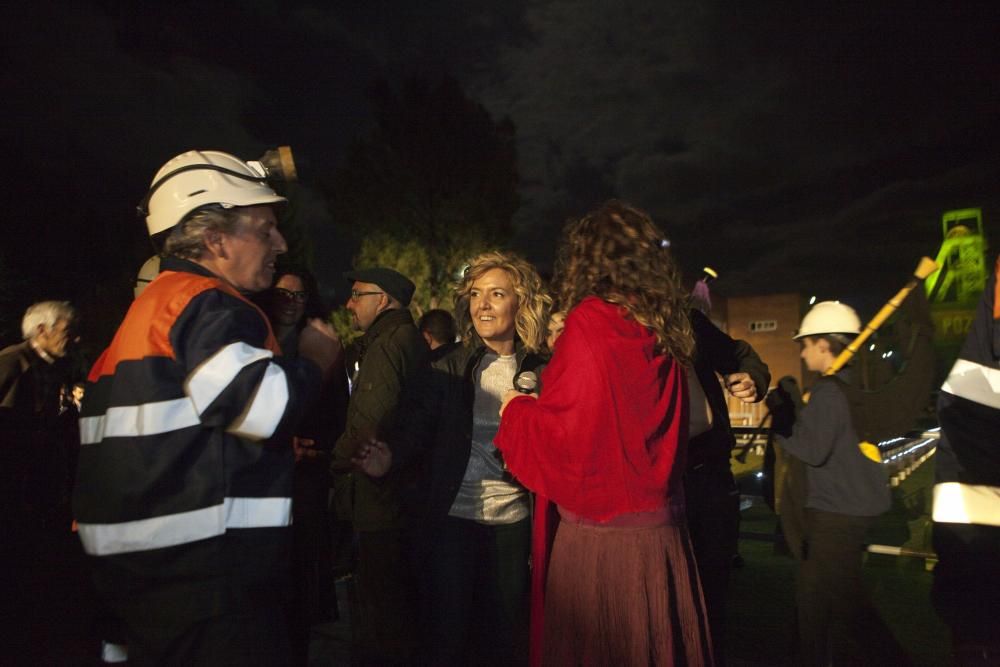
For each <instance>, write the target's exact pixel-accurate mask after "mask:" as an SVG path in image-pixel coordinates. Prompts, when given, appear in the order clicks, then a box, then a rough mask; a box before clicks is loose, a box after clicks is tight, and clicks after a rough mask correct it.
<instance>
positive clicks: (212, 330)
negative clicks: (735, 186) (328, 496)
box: [74, 151, 339, 665]
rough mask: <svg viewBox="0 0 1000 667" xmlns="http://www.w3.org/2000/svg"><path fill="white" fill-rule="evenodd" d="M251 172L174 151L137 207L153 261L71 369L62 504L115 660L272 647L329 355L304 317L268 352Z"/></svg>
mask: <svg viewBox="0 0 1000 667" xmlns="http://www.w3.org/2000/svg"><path fill="white" fill-rule="evenodd" d="M285 201H286V200H285V199H284V198H283V197H280V196H278V195H277V194H276V193H275V192H274V190H272V189H271V187H270V186H269V185H268V183H267V181H266V178H265V175H264V173H263V170H258V169H255V168H254V167H252V166H250V165H249V164H247V163H246V162H244V161H242V160H240V159H238V158H236V157H234V156H232V155H229V154H227V153H221V152H217V151H189V152H187V153H184V154H182V155H179V156H177V157H176V158H174V159H172V160H170V161H169V162H167V163H166V164H165V165H164V166H163V167H162V168H161V169H160V170H159V172H158V173H157V174H156V176H155V177H154V179H153V183H152V185H151V187H150V191H149V193H148V194H147V197H146V200H145V201H144V202H143V206H146V207H148V208H147V217H146V223H147V227H148V229H149V233H150V235H151V237H152V239H153V242H154V245H156V246H158V247H159V249H160V250H161V254H162V257H163V259H162V262H161V267H160V269H161V272H160V274H159V275H158V276H157V277H156V278H155V279H154V280H153V281H152V282H151V283H150V284H149V286H148V287H146V288H145V290H143V291H142V293H141V294H140V295H139V297H138V298H136V300H135V301H134V302H133V304H132V306H131V308H130V309H129V311H128V313H127V314H126V316H125V319H124V321H123V322H122V324H121V326H120V327H119V329H118V332H117V333H116V334H115V337H114V339H113V340H112V342H111V345H110V346H109V347H108V348H107V350H105V352H104V353H103V354H102V355H101V357H100V358H99V359H98V361H97V362H96V363H95V364H94V367H93V369H92V370H91V372H90V375H89V378H88V385H87V391H86V395H85V396H84V400H83V406H82V411H81V418H80V434H81V441H82V443H83V446H82V447H81V451H80V465H79V475H78V479H77V484H76V489H75V494H74V510H75V515H76V519H77V523H78V527H79V536H80V540H81V542H82V543H83V547H84V550H85V551H86V552H87V553H88V554H89V555H90V556H91V557H92V558H91V564H92V566H93V570H94V579H95V584H96V587H97V589H98V592H99V593H100V594H101V596H102V597H103V599H104V600H105V601H106V602H107V604H108V605H109V606H110V608H111V609H112V610H113V611H114V613H115V615H116V616H117V617H118V618H119V619H120V620H121V621H122V622H123V624H124V626H125V630H126V638H127V643H128V652H129V656H128V659H129V664H137V665H149V664H178V665H180V664H184V665H219V664H240V665H275V664H285V663H287V662H288V661H289V659H290V656H289V646H288V637H287V625H286V622H285V618H284V614H283V606H284V601H285V597H286V596H287V594H288V591H289V589H290V583H289V576H288V575H289V571H290V560H289V546H290V541H291V527H290V523H291V505H292V467H293V462H294V458H293V453H292V449H291V447H290V446H287V444H284V443H287V442H288V441H289V438H290V436H291V435H292V433H294V429H295V428H296V426H297V422H298V419H299V417H300V416H301V414H302V413H303V412H304V410H305V409H307V408H308V407H309V405H310V403H311V401H312V400H313V398H314V397H315V396H317V395H318V394H319V389H320V386H321V384H322V382H323V377H324V375H328V374H329V372H330V371H331V369H332V368H333V365H334V362H335V360H336V357H337V354H338V350H339V343H338V341H337V339H336V334H335V333H334V331H333V328H332V327H330V326H329V325H328V324H325V323H323V322H319V321H317V320H313V321H312V322H310V323H309V325H308V326H307V327H305V328H304V329H303V330H302V332H301V334H300V336H299V339H298V352H299V356H298V358H296V359H286V358H283V357H281V356H280V350H279V348H278V344H277V341H276V340H275V338H274V334H273V333H272V331H271V327H270V325H269V324H268V321H267V319H266V318H265V317H264V316H263V314H262V313H261V312H260V310H259V309H258V308H257V307H255V306H254V305H253V304H252V303H250V302H249V301H248V300H247V298H246V296H245V294H247V293H251V292H257V291H260V290H263V289H266V288H267V287H269V286H270V285H271V282H272V278H273V275H274V263H275V260H276V259H277V257H278V255H280V254H282V253H283V252H285V250H286V248H287V247H286V245H285V240H284V238H283V237H282V235H281V232H280V231H279V230H278V227H277V217H276V212H275V208H276V207H277V206H280V205H281V204H283V203H284V202H285Z"/></svg>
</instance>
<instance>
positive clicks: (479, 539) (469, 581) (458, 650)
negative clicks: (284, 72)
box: [421, 517, 531, 665]
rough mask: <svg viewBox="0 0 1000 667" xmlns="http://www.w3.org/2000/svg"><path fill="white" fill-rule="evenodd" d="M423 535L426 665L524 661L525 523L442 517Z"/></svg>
mask: <svg viewBox="0 0 1000 667" xmlns="http://www.w3.org/2000/svg"><path fill="white" fill-rule="evenodd" d="M426 538H427V539H428V541H427V549H426V551H425V552H424V553H426V554H427V556H428V560H427V563H426V568H427V570H426V571H427V576H426V577H425V578H424V579H423V581H422V586H421V593H422V595H421V598H422V600H421V602H422V604H421V612H422V614H423V616H424V618H425V621H426V626H425V637H426V647H425V659H426V662H427V663H428V664H432V665H524V664H527V661H528V595H529V574H528V557H529V555H530V551H531V526H530V521H529V520H528V519H524V520H523V521H518V522H517V523H513V524H507V525H495V526H487V525H483V524H480V523H477V522H475V521H469V520H466V519H456V518H453V517H446V518H445V519H444V520H442V521H441V522H440V523H439V524H438V525H437V526H436V527H435V528H434V529H433V530H432V531H430V532H429V533H428V534H427V535H426Z"/></svg>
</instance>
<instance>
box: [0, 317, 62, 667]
mask: <svg viewBox="0 0 1000 667" xmlns="http://www.w3.org/2000/svg"><path fill="white" fill-rule="evenodd" d="M74 319H75V312H74V309H73V307H72V306H71V305H70V304H69V303H68V302H66V301H42V302H40V303H36V304H34V305H32V306H31V307H29V308H28V310H27V312H25V314H24V318H23V320H22V321H21V331H22V333H23V335H24V341H23V342H21V343H18V344H17V345H11V346H10V347H7V348H5V349H3V350H0V509H2V511H0V534H2V535H3V536H4V537H3V539H0V545H2V546H0V561H2V562H3V563H6V564H8V566H7V567H5V568H4V571H5V572H7V573H8V574H11V575H12V578H11V579H9V580H8V579H4V581H3V583H0V596H3V598H4V600H5V603H6V604H8V605H10V606H9V608H10V609H12V610H16V612H17V613H16V616H15V617H11V619H10V620H11V621H12V623H11V624H9V627H8V628H7V629H8V631H9V633H10V635H9V636H11V637H12V640H11V641H12V644H10V645H9V646H8V649H7V650H8V651H10V653H9V654H10V655H21V656H22V657H24V658H25V659H26V660H28V661H29V662H30V661H31V660H32V658H33V657H34V653H32V651H33V650H36V649H37V643H38V637H37V636H36V635H34V634H33V630H35V628H34V627H33V626H36V625H37V623H35V622H33V621H37V620H38V617H39V616H41V615H44V613H43V610H44V609H45V601H44V600H43V599H42V598H40V592H41V590H43V588H44V583H41V580H40V579H39V575H40V568H39V565H38V563H39V560H40V557H41V556H44V557H45V558H46V559H47V561H46V562H51V561H52V559H53V558H54V557H55V549H54V544H55V543H56V542H57V541H58V537H59V536H67V537H68V536H69V534H70V533H69V512H68V505H67V502H66V501H67V498H66V495H67V493H68V490H69V488H68V475H69V470H68V465H69V463H68V462H69V458H68V455H69V449H68V447H67V436H68V435H69V432H68V431H67V428H66V426H67V424H66V422H65V420H60V418H59V390H60V386H61V385H62V384H63V383H64V382H65V381H66V380H67V378H66V377H65V366H64V365H63V364H56V362H57V361H58V360H59V359H60V358H62V357H64V356H65V355H66V353H67V350H68V347H69V343H70V341H71V338H72V329H73V321H74ZM70 426H71V425H70Z"/></svg>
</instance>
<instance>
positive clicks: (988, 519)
mask: <svg viewBox="0 0 1000 667" xmlns="http://www.w3.org/2000/svg"><path fill="white" fill-rule="evenodd" d="M933 518H934V521H936V522H938V523H970V524H978V525H981V526H1000V487H998V486H986V485H983V484H961V483H959V482H942V483H940V484H935V485H934V517H933Z"/></svg>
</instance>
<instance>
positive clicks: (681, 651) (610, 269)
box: [494, 200, 712, 665]
mask: <svg viewBox="0 0 1000 667" xmlns="http://www.w3.org/2000/svg"><path fill="white" fill-rule="evenodd" d="M663 238H664V237H663V233H662V232H661V231H660V230H659V229H658V228H657V227H656V225H655V224H654V223H653V221H652V220H651V219H650V218H649V216H648V215H647V214H645V213H644V212H642V211H640V210H638V209H636V208H633V207H632V206H629V205H628V204H625V203H623V202H619V201H615V200H612V201H609V202H607V203H605V204H604V205H602V206H601V207H600V208H598V209H597V210H595V211H592V212H591V213H588V214H587V215H585V216H584V217H582V218H581V219H579V220H577V221H573V222H571V223H570V224H569V225H568V226H567V229H566V232H565V236H564V239H563V243H562V245H561V248H560V251H559V264H558V269H557V273H556V280H555V284H556V289H557V295H558V299H557V301H558V304H559V307H560V308H561V309H564V310H566V311H567V316H566V327H565V329H564V331H563V333H562V335H561V336H560V338H559V341H558V343H557V344H556V351H555V354H554V355H553V357H552V360H551V362H549V365H548V366H547V367H546V369H545V372H544V373H543V374H542V383H543V386H544V391H543V392H542V394H541V397H540V398H537V399H536V398H535V397H534V396H530V395H524V394H520V393H517V392H509V393H508V394H507V396H506V397H505V399H504V403H503V406H502V407H501V410H502V419H501V422H500V430H499V432H498V433H497V437H496V438H495V440H494V442H495V443H496V445H497V447H498V448H499V449H500V451H501V452H503V456H504V460H505V461H506V462H507V466H508V468H509V469H510V471H511V472H512V473H513V474H514V476H515V478H517V479H518V480H520V481H521V482H522V483H523V484H524V485H525V486H527V487H528V488H529V489H532V490H534V491H536V492H537V493H539V494H542V495H544V496H546V497H547V498H549V499H550V500H551V501H552V502H553V503H555V504H556V505H557V506H558V510H559V514H560V519H561V520H560V521H559V523H558V526H557V527H556V529H555V540H554V543H553V546H552V550H551V555H550V557H549V562H548V577H547V583H546V587H545V601H544V609H545V616H544V645H543V647H542V651H541V654H542V659H541V661H542V662H544V663H546V664H555V665H563V664H584V663H587V664H612V665H613V664H626V665H639V664H643V665H671V664H677V663H684V664H688V665H702V664H708V663H710V662H711V660H712V657H711V656H712V653H711V644H710V637H709V630H708V626H707V619H706V616H705V610H704V607H703V604H702V597H701V589H700V586H699V584H698V575H697V572H696V571H695V564H694V556H693V553H692V551H691V546H690V543H689V541H688V537H687V531H686V529H685V526H684V508H683V505H682V504H681V503H680V502H679V499H680V498H681V497H682V496H683V491H682V488H681V475H682V473H683V464H682V461H683V457H684V451H683V449H684V446H685V444H686V441H687V428H688V423H687V410H686V406H685V401H686V394H687V391H686V381H685V371H684V365H685V364H688V363H690V361H691V358H692V355H693V354H694V340H693V337H692V332H691V324H690V322H689V321H688V316H687V307H686V303H685V299H684V297H683V294H682V291H681V287H680V283H679V280H678V276H677V271H676V268H675V265H674V262H673V259H672V258H671V257H670V254H669V252H668V251H667V249H666V244H665V243H663ZM533 623H534V620H533Z"/></svg>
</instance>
